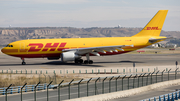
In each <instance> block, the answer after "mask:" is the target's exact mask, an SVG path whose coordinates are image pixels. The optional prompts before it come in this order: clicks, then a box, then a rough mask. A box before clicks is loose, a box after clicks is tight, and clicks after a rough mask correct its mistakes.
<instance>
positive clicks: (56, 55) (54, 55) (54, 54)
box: [11, 51, 130, 58]
mask: <svg viewBox="0 0 180 101" xmlns="http://www.w3.org/2000/svg"><path fill="white" fill-rule="evenodd" d="M127 52H130V51H119V52H112V53H111V52H107V53H101V52H99V54H100V55H101V56H105V55H116V54H122V53H127ZM60 55H61V53H51V54H11V56H14V57H23V58H46V57H60ZM90 56H94V55H93V54H90Z"/></svg>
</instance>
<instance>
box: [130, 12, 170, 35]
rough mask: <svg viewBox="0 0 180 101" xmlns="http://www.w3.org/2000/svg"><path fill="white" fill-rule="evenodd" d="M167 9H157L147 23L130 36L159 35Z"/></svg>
mask: <svg viewBox="0 0 180 101" xmlns="http://www.w3.org/2000/svg"><path fill="white" fill-rule="evenodd" d="M167 12H168V10H159V11H158V12H157V13H156V15H155V16H154V17H153V18H152V19H151V20H150V21H149V23H148V24H147V25H146V26H145V27H144V28H143V29H142V30H141V31H140V32H139V33H138V34H136V35H134V36H132V37H141V36H142V37H143V36H159V35H160V33H161V29H162V27H163V24H164V21H165V18H166V15H167Z"/></svg>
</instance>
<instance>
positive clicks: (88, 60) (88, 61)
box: [74, 53, 93, 64]
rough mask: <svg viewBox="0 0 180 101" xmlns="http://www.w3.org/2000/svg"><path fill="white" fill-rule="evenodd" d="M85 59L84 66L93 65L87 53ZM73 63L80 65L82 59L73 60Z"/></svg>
mask: <svg viewBox="0 0 180 101" xmlns="http://www.w3.org/2000/svg"><path fill="white" fill-rule="evenodd" d="M86 58H87V60H85V61H84V64H93V61H92V60H90V59H89V53H88V54H86ZM74 62H75V63H80V64H82V63H83V59H75V61H74Z"/></svg>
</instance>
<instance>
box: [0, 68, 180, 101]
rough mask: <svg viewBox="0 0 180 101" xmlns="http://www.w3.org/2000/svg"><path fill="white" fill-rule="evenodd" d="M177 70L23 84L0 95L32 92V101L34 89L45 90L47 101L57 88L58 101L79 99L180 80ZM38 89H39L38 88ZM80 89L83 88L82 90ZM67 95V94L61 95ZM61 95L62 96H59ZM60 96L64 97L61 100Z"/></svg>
mask: <svg viewBox="0 0 180 101" xmlns="http://www.w3.org/2000/svg"><path fill="white" fill-rule="evenodd" d="M178 69H179V68H177V69H176V70H175V71H171V69H170V70H169V71H167V72H165V70H163V71H154V72H148V73H141V74H128V75H119V76H109V77H98V78H90V79H81V80H78V81H75V80H74V79H72V80H71V81H70V82H67V83H63V82H64V80H62V81H61V82H60V83H59V84H56V85H52V82H53V81H51V82H49V83H48V84H41V85H40V82H39V83H38V84H36V85H28V86H26V84H24V85H23V86H17V87H11V86H12V84H11V85H9V87H5V88H1V90H0V94H5V97H6V101H7V95H8V94H13V93H20V92H21V98H22V96H23V95H22V92H23V91H24V92H26V91H34V100H36V89H39V90H45V89H46V90H47V100H48V99H49V95H48V93H49V91H48V89H50V88H57V89H58V90H57V93H58V96H57V97H58V98H57V99H58V101H60V100H65V99H71V96H72V95H73V98H79V97H85V96H93V95H98V94H105V93H111V92H117V91H123V90H128V89H133V88H138V87H142V86H147V85H150V84H154V83H158V82H163V81H168V80H174V79H180V74H179V73H178ZM38 87H39V88H38ZM62 87H63V88H64V89H65V90H64V89H63V91H61V90H60V88H62ZM71 87H75V88H77V91H76V92H77V95H75V97H74V93H73V94H72V93H71V91H72V90H71ZM81 87H84V88H83V90H82V89H81ZM62 93H67V94H62ZM61 94H62V95H61ZM62 96H65V97H63V98H62Z"/></svg>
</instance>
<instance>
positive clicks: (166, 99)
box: [140, 90, 180, 101]
mask: <svg viewBox="0 0 180 101" xmlns="http://www.w3.org/2000/svg"><path fill="white" fill-rule="evenodd" d="M178 99H180V90H178V91H176V92H172V93H169V94H164V95H160V96H155V97H151V98H148V99H144V100H140V101H175V100H178Z"/></svg>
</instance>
